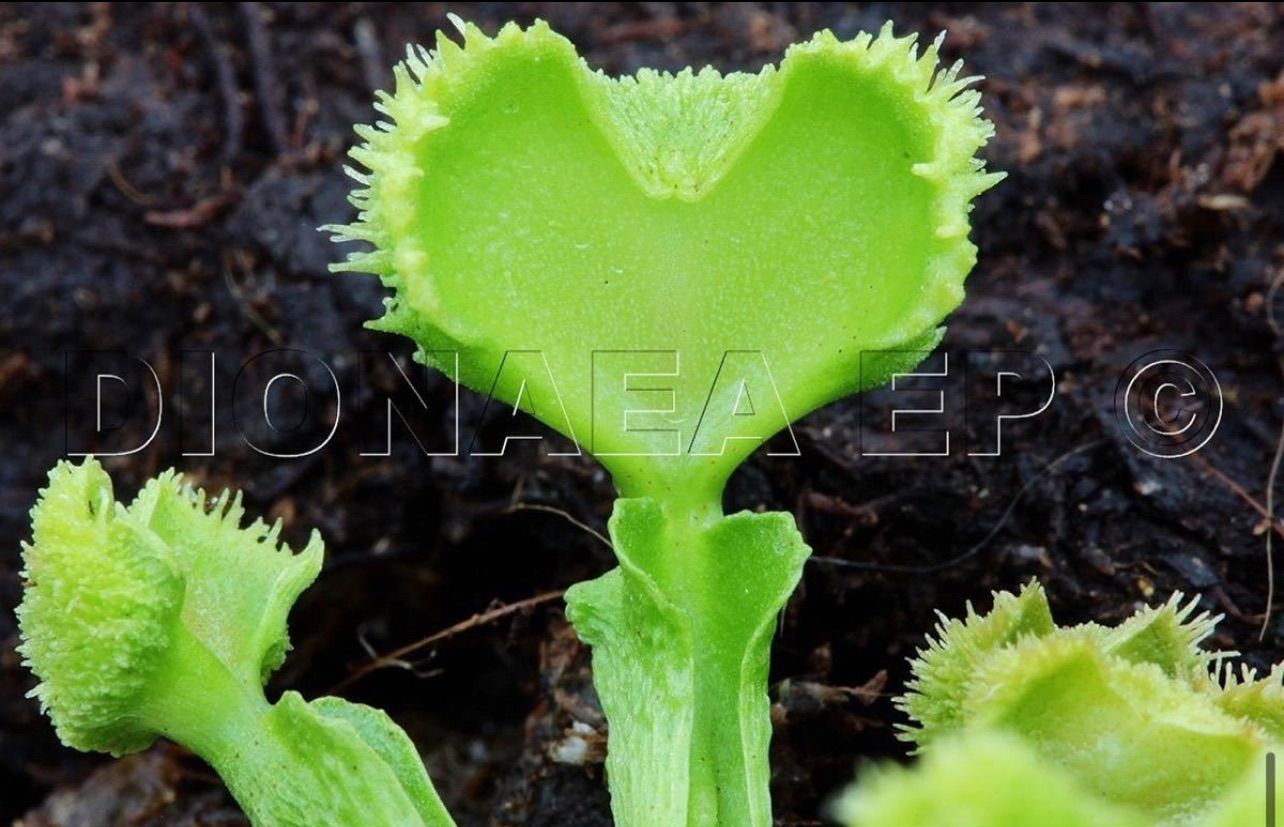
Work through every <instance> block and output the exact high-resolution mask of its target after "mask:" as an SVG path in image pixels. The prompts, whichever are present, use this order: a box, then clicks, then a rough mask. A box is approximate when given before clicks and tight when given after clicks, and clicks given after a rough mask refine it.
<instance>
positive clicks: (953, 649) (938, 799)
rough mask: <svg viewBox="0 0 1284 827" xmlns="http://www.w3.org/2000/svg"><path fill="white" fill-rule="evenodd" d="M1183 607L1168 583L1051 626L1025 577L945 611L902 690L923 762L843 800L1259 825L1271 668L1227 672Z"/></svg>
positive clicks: (1022, 815)
mask: <svg viewBox="0 0 1284 827" xmlns="http://www.w3.org/2000/svg"><path fill="white" fill-rule="evenodd" d="M1194 610H1195V601H1191V602H1189V603H1186V604H1184V605H1183V604H1182V602H1181V598H1180V596H1175V597H1174V598H1173V599H1172V600H1170V601H1169V602H1168V603H1167V604H1165V605H1163V606H1160V607H1158V608H1151V609H1143V610H1141V611H1139V612H1138V613H1137V614H1136V615H1134V616H1133V617H1132V618H1130V619H1129V620H1127V621H1125V622H1124V623H1122V624H1120V625H1119V626H1118V627H1114V628H1110V627H1104V626H1099V625H1096V624H1091V623H1090V624H1083V625H1080V626H1075V627H1068V628H1061V627H1057V626H1056V625H1055V624H1054V623H1053V622H1052V615H1051V612H1050V611H1049V609H1048V604H1047V598H1046V596H1045V594H1044V592H1043V590H1042V589H1041V588H1040V587H1039V586H1038V585H1037V584H1032V585H1030V586H1028V587H1026V588H1025V589H1024V590H1022V591H1021V593H1020V594H1019V595H1011V594H998V595H996V596H995V605H994V608H993V610H992V611H990V612H989V613H987V614H985V615H979V614H977V613H976V612H975V611H973V610H972V609H971V607H969V609H968V616H967V618H966V620H964V621H958V620H943V622H942V624H941V626H940V627H939V629H938V635H937V637H936V639H934V640H932V641H931V642H929V644H928V646H927V647H926V648H925V649H924V650H923V651H921V652H920V653H919V657H918V658H917V659H916V660H915V661H914V663H913V672H914V679H913V680H912V681H911V683H910V685H909V687H910V692H909V693H908V694H907V695H906V696H905V697H904V698H902V699H901V701H900V704H901V707H902V708H903V709H904V710H905V711H906V712H907V713H908V714H909V716H910V718H911V719H912V720H913V721H914V726H913V727H912V728H907V729H906V731H905V735H906V737H907V738H908V739H910V740H912V741H914V742H915V743H916V744H918V745H919V747H920V749H921V752H922V758H921V763H920V765H919V766H918V767H917V768H915V769H914V770H911V771H905V770H875V771H873V772H872V773H871V775H870V777H869V778H868V779H863V780H862V782H861V784H859V785H858V786H857V787H856V788H855V789H853V790H852V791H850V792H848V793H847V794H846V795H845V796H844V798H843V800H842V802H841V803H840V805H839V807H838V809H839V811H840V812H841V813H842V814H843V816H844V818H845V820H846V822H847V823H848V824H851V825H854V827H873V826H874V825H878V827H932V826H933V825H940V827H945V826H946V825H949V827H963V826H964V825H975V827H1004V825H1018V824H1048V825H1057V826H1058V827H1060V826H1061V825H1064V827H1078V825H1084V827H1087V825H1095V824H1118V825H1121V827H1127V825H1136V827H1256V825H1263V824H1266V823H1267V821H1266V802H1267V795H1266V789H1265V787H1266V769H1267V766H1266V754H1267V752H1269V751H1272V750H1278V749H1279V745H1280V743H1281V740H1280V735H1281V730H1280V720H1281V711H1280V710H1281V705H1282V701H1284V689H1282V688H1281V675H1280V672H1279V671H1278V670H1276V671H1275V672H1273V673H1272V674H1270V675H1268V676H1266V677H1265V678H1263V679H1261V680H1258V679H1256V678H1255V676H1254V675H1252V674H1251V673H1247V672H1246V673H1242V674H1241V676H1240V677H1239V678H1237V679H1232V678H1231V677H1230V673H1229V672H1228V671H1227V670H1225V669H1223V668H1221V667H1220V666H1219V665H1218V664H1220V663H1221V661H1222V660H1223V659H1224V658H1225V657H1228V656H1230V655H1233V653H1216V652H1209V651H1207V650H1204V649H1202V648H1201V645H1200V644H1201V643H1202V641H1203V640H1205V639H1206V638H1207V637H1208V636H1209V635H1210V634H1211V633H1212V631H1213V626H1214V624H1215V623H1216V620H1215V619H1214V618H1210V617H1209V616H1207V615H1199V616H1196V615H1195V613H1194ZM1219 673H1220V675H1219ZM1276 806H1277V807H1278V803H1277V805H1276ZM1044 813H1047V815H1043V814H1044ZM1281 816H1284V810H1277V811H1276V813H1275V814H1274V817H1275V818H1276V820H1278V819H1279V818H1280V817H1281Z"/></svg>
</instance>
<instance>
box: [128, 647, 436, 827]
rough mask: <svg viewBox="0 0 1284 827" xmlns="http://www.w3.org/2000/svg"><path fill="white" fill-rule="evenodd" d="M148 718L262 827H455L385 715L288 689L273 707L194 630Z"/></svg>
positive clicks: (153, 698) (165, 674)
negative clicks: (312, 699)
mask: <svg viewBox="0 0 1284 827" xmlns="http://www.w3.org/2000/svg"><path fill="white" fill-rule="evenodd" d="M169 657H170V658H171V663H170V664H169V666H168V668H165V669H161V670H159V671H158V676H160V677H158V685H156V686H155V687H153V691H152V692H150V693H149V700H148V701H147V703H146V704H145V705H144V706H143V708H142V710H141V713H140V714H141V716H142V717H143V718H144V720H145V721H146V722H147V723H148V724H149V725H150V726H151V727H153V728H154V729H155V730H156V731H158V732H160V733H161V734H163V735H165V736H167V737H169V738H170V739H172V740H174V741H177V742H179V743H181V744H184V745H185V746H187V747H188V748H190V749H191V750H192V751H193V752H195V753H196V754H198V755H200V756H201V757H202V758H203V759H205V760H206V761H207V762H208V763H209V764H210V766H212V767H213V768H214V769H215V771H217V772H218V774H219V776H220V777H221V778H222V779H223V781H224V782H225V783H226V784H227V787H228V790H229V791H231V793H232V795H233V797H235V798H236V800H237V802H239V803H240V805H241V807H242V808H243V809H244V810H245V813H246V815H247V816H249V819H250V821H251V822H252V823H253V824H255V825H256V826H257V827H351V825H356V824H362V825H372V826H374V827H412V825H413V826H417V825H429V826H430V827H447V826H448V825H453V824H454V822H453V821H452V820H451V819H450V816H449V815H447V813H446V810H445V808H444V807H443V806H442V804H441V801H440V800H439V799H438V798H437V795H436V793H435V792H434V791H433V790H432V787H431V784H430V782H429V781H428V776H427V775H426V774H425V773H424V770H423V765H422V764H421V763H420V761H419V757H418V754H417V753H415V751H414V748H413V745H412V744H411V743H410V741H409V739H408V738H407V737H406V735H405V733H404V732H402V731H401V730H400V729H399V728H398V727H397V726H396V725H395V724H393V723H392V721H391V720H390V719H388V717H387V716H386V715H384V714H383V713H381V712H379V711H377V710H374V709H371V708H369V707H365V706H361V705H359V704H349V703H346V702H344V701H341V700H339V699H337V698H323V699H320V700H319V701H315V702H313V703H307V702H305V701H304V700H303V699H302V698H301V697H300V696H299V695H298V694H297V693H294V692H287V693H285V695H283V696H282V697H281V699H280V701H278V702H277V703H276V704H269V703H268V702H267V700H266V699H265V698H264V697H263V694H262V692H261V690H258V689H257V688H253V689H251V688H248V687H246V686H244V685H243V684H241V683H240V682H238V681H237V679H236V678H235V677H234V676H233V675H232V673H231V672H230V671H229V670H228V669H227V668H226V666H224V664H223V663H222V662H221V661H220V660H218V658H216V657H215V656H214V655H213V654H212V653H211V652H210V651H209V649H207V648H206V647H205V646H204V645H203V644H202V643H201V642H200V641H199V640H197V639H196V638H195V637H194V636H193V635H192V634H191V633H190V632H189V631H188V630H187V629H186V627H182V626H180V627H179V631H178V633H177V634H176V639H175V641H174V643H173V646H172V649H171V651H170V654H169Z"/></svg>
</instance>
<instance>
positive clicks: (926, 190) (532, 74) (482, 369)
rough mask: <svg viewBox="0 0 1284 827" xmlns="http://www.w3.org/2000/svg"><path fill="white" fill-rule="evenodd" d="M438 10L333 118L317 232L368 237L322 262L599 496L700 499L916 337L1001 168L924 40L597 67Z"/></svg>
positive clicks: (971, 255)
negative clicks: (328, 199)
mask: <svg viewBox="0 0 1284 827" xmlns="http://www.w3.org/2000/svg"><path fill="white" fill-rule="evenodd" d="M461 28H462V29H463V33H464V46H463V47H460V46H458V45H456V44H455V43H454V42H452V41H451V40H449V39H448V38H446V37H445V36H444V35H443V36H441V37H440V38H439V39H438V43H437V49H436V51H434V52H432V53H428V52H426V51H422V50H421V51H412V52H411V54H410V56H409V57H408V59H407V60H406V62H405V63H404V64H402V65H401V66H399V67H398V69H397V83H396V89H395V91H394V92H393V93H392V94H390V95H385V96H383V99H382V102H381V105H380V109H381V113H382V114H383V115H384V116H385V117H386V120H385V121H383V122H382V123H381V124H380V125H379V126H378V127H375V128H369V127H367V128H360V129H359V132H360V134H361V136H362V137H363V138H364V139H365V140H366V143H365V144H364V145H363V146H360V147H358V148H356V149H355V150H353V153H352V155H353V158H354V159H355V160H356V161H358V162H359V163H360V164H361V165H362V166H364V167H365V168H366V170H368V171H362V172H358V171H353V173H352V174H353V176H354V177H355V178H356V179H357V180H358V181H359V182H360V183H361V184H362V187H361V188H360V189H358V191H357V192H355V193H354V196H353V201H354V203H355V204H356V205H357V206H358V208H359V209H360V211H361V212H360V216H359V218H358V220H357V221H356V222H354V223H353V224H352V225H349V226H343V227H334V228H331V229H333V230H334V231H335V232H336V237H337V238H338V239H339V240H360V241H367V242H370V243H371V244H372V245H373V249H372V250H371V251H368V252H362V253H356V254H354V255H352V256H351V258H350V260H349V261H348V262H347V263H346V264H345V265H342V268H341V269H351V270H358V271H366V272H374V273H377V274H379V275H380V276H381V277H382V278H383V279H384V281H385V283H387V284H388V285H390V286H391V287H393V288H394V289H395V296H394V297H393V298H392V300H391V301H390V303H389V311H388V314H387V315H386V316H385V317H384V318H383V319H381V320H380V321H379V322H378V324H377V326H378V327H380V328H381V329H386V330H391V331H396V332H400V333H404V334H406V335H408V336H410V337H412V338H413V339H415V341H416V342H418V343H419V345H420V346H421V348H422V349H423V352H422V358H424V359H425V360H426V361H428V362H429V363H431V364H435V365H437V366H438V367H441V368H442V369H443V370H446V371H447V372H448V373H450V374H451V375H452V376H453V375H454V361H453V360H454V357H453V355H452V354H453V352H458V353H459V354H460V362H459V373H458V376H457V377H456V378H457V379H459V380H460V381H462V382H463V383H464V384H466V385H468V386H469V387H472V388H474V389H475V390H478V391H480V392H482V393H492V392H493V393H494V395H495V397H496V398H497V399H499V400H502V401H503V402H505V403H507V404H510V405H518V406H520V407H521V408H523V409H524V410H526V411H528V412H530V413H532V414H534V415H535V416H537V417H538V418H539V419H541V420H542V421H543V422H545V423H546V424H548V425H550V426H551V427H553V428H555V429H557V430H559V431H561V432H562V433H564V434H565V435H567V436H572V437H574V438H575V440H576V441H577V442H578V443H579V444H580V445H581V446H582V447H584V448H585V450H588V451H591V452H592V453H594V454H595V455H596V456H598V457H599V459H601V461H602V462H603V463H604V464H605V465H606V466H607V467H608V468H609V469H610V470H611V471H612V473H613V475H614V476H615V479H616V482H617V485H618V486H619V487H620V490H621V492H622V493H623V494H624V495H626V496H639V495H648V494H655V493H657V492H663V491H666V490H672V489H675V488H679V489H680V488H683V487H702V488H708V489H714V490H717V489H719V488H720V486H721V483H722V482H723V481H724V480H725V478H726V476H727V475H728V474H729V473H730V472H731V470H732V469H733V468H734V467H735V466H736V464H737V463H738V462H739V461H740V460H741V459H743V458H744V457H745V456H746V455H747V454H748V453H749V452H751V451H752V450H753V449H754V448H755V447H757V446H758V445H759V444H761V442H762V440H763V439H764V438H765V437H767V436H770V435H771V434H772V433H775V432H776V431H779V430H780V429H781V428H784V427H785V426H786V425H787V424H788V422H790V421H792V420H793V419H796V418H797V417H799V416H801V415H803V414H805V413H807V412H808V411H810V410H812V409H814V408H816V407H818V406H820V405H823V404H825V403H826V402H829V401H832V400H834V399H836V398H839V397H841V396H844V395H846V394H849V393H852V392H854V391H857V390H859V389H862V388H866V387H870V386H873V385H877V384H881V383H882V382H884V381H885V380H886V379H887V377H888V376H889V375H890V373H891V372H892V371H894V370H898V369H906V368H908V367H909V366H912V365H913V364H916V363H917V362H918V361H920V360H921V359H922V358H923V357H924V356H925V355H926V354H927V352H929V351H930V350H931V349H932V348H933V347H935V345H936V343H937V341H938V340H939V337H940V331H939V330H938V325H939V323H940V321H941V320H942V319H943V318H944V317H945V315H946V314H947V313H949V311H950V310H952V309H953V308H954V307H955V306H957V305H958V303H959V302H960V301H961V300H962V297H963V287H962V285H963V279H964V277H965V276H966V274H967V272H968V271H969V270H970V269H971V267H972V265H973V263H974V261H975V248H974V247H973V245H972V244H971V243H970V242H969V241H968V239H967V232H968V221H967V214H968V211H969V209H970V207H969V202H970V200H971V199H972V198H973V197H974V196H975V195H976V194H977V193H979V192H981V191H983V190H985V189H987V188H988V187H989V186H991V185H992V184H993V183H994V182H995V181H996V180H997V179H998V177H999V176H997V175H993V174H986V173H985V172H984V171H983V169H982V165H981V163H980V162H979V161H977V160H976V159H975V158H974V154H975V152H976V151H977V150H978V149H979V148H980V147H981V146H982V145H983V144H984V143H985V141H986V140H987V139H988V137H989V136H990V134H991V132H992V128H991V126H990V124H989V123H988V122H986V121H984V120H982V119H980V117H979V116H978V113H979V108H978V106H977V104H978V100H979V98H978V95H977V93H976V92H975V91H971V90H967V89H966V87H967V85H968V84H969V83H970V82H971V80H972V79H967V78H962V79H960V78H959V77H958V67H957V66H956V67H954V68H953V69H950V70H948V71H941V72H938V71H937V57H936V47H935V46H932V47H930V48H927V49H926V50H924V52H923V53H922V55H921V56H920V55H919V53H918V50H917V49H916V48H915V47H914V46H913V38H895V37H893V36H892V35H891V32H890V29H885V30H884V31H883V33H882V34H880V35H879V36H878V37H877V38H874V37H872V36H870V35H867V34H862V35H859V36H857V37H856V38H854V39H853V40H851V41H846V42H843V41H839V40H837V39H836V38H835V37H834V36H833V35H832V34H830V33H828V32H822V33H820V34H818V35H816V37H815V38H813V39H812V40H811V41H809V42H807V43H803V44H799V45H796V46H794V47H792V48H791V49H790V50H789V52H788V53H787V55H786V56H785V58H784V60H783V61H782V62H781V64H780V65H779V67H770V66H769V67H767V68H764V69H763V70H762V71H761V72H760V73H758V74H756V75H748V74H731V75H727V76H722V75H720V74H718V73H717V72H715V71H714V70H712V69H705V70H702V71H700V72H696V73H693V72H691V71H689V70H688V71H684V72H681V73H679V74H677V75H670V74H666V73H658V72H653V71H649V70H648V71H643V72H641V73H639V74H638V75H637V76H636V77H626V78H618V79H615V78H609V77H607V76H605V75H603V74H601V73H599V72H596V71H594V70H592V69H590V68H589V67H588V66H587V65H586V64H585V63H584V61H582V60H581V59H580V58H579V57H578V56H577V54H576V52H575V49H574V47H573V46H572V45H571V43H570V42H569V41H567V40H566V39H564V38H562V37H561V36H559V35H557V34H555V33H553V32H552V31H550V30H549V29H548V27H547V26H546V25H544V24H543V23H536V24H535V25H534V26H532V27H531V28H529V29H525V30H523V29H520V28H518V27H517V26H515V25H511V24H510V25H509V26H506V27H505V28H504V29H503V30H502V31H501V32H500V33H499V34H498V35H497V36H496V37H495V38H488V37H486V36H485V35H484V34H482V33H481V32H480V31H479V30H478V29H477V28H476V27H475V26H471V25H463V24H461ZM875 350H878V351H898V352H894V353H867V354H866V356H865V357H864V358H863V359H862V352H868V351H875ZM626 374H633V375H632V376H631V377H630V376H626ZM746 392H747V393H748V394H749V396H750V398H751V403H752V404H751V405H748V404H746V403H745V402H744V399H743V397H744V395H745V393H746ZM626 410H630V411H634V413H632V414H630V416H629V417H628V425H627V426H626V425H625V422H626V417H625V416H624V411H626ZM639 454H647V456H645V457H640V456H638V455H639Z"/></svg>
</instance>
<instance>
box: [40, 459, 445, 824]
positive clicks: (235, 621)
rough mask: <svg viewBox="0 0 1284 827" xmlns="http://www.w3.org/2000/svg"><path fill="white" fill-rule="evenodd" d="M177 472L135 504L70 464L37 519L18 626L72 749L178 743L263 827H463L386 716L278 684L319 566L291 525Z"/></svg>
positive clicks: (99, 473) (94, 467) (54, 480)
mask: <svg viewBox="0 0 1284 827" xmlns="http://www.w3.org/2000/svg"><path fill="white" fill-rule="evenodd" d="M243 513H244V512H243V509H242V508H241V504H240V495H239V494H238V495H236V496H235V497H232V496H231V495H230V493H227V492H225V493H224V494H223V495H222V496H221V497H219V498H217V499H214V500H210V499H208V498H207V497H206V495H205V494H204V492H202V491H199V490H195V489H193V488H190V487H188V486H185V485H183V484H182V482H181V480H180V478H179V477H178V476H177V475H175V474H174V473H173V472H169V473H166V474H163V475H161V476H160V477H159V478H157V479H154V480H152V481H151V482H149V483H148V484H147V486H146V487H145V488H144V489H143V490H142V491H141V492H140V493H139V495H138V497H137V498H136V499H135V500H134V502H133V503H132V504H130V505H129V506H128V507H126V506H124V505H120V504H118V503H117V502H116V501H115V498H114V496H113V493H112V485H111V480H110V479H109V478H108V476H107V474H106V473H105V472H104V471H103V469H102V467H101V466H100V465H99V464H98V463H97V462H96V461H94V460H93V459H88V460H86V461H85V462H84V463H83V464H81V465H79V466H74V465H71V464H69V463H60V464H59V465H58V466H57V467H56V468H55V469H54V470H53V471H52V472H50V474H49V485H48V487H47V488H45V489H44V491H43V492H42V493H41V498H40V501H39V502H38V503H37V505H36V507H35V508H34V509H33V511H32V526H33V541H32V543H31V544H30V545H26V546H24V548H23V559H24V562H25V564H26V568H25V570H24V577H25V578H26V581H27V585H26V590H25V593H24V597H23V602H22V605H21V606H20V607H19V609H18V618H19V623H20V627H21V631H22V637H23V643H22V646H21V648H20V651H21V653H22V654H23V656H24V658H25V660H26V662H27V664H28V665H29V666H30V667H31V669H32V671H34V672H35V673H36V675H37V676H38V677H39V678H40V681H41V682H40V684H39V686H37V688H36V689H35V690H34V694H35V696H36V697H37V698H39V699H40V702H41V705H42V707H43V708H44V709H45V710H46V711H47V712H48V713H49V715H50V717H51V718H52V719H53V721H54V725H55V727H56V728H57V731H58V735H59V737H60V738H61V739H62V740H63V742H64V743H66V744H68V745H69V746H72V747H75V748H77V749H82V750H94V751H101V752H110V753H112V754H113V755H122V754H125V753H129V752H136V751H138V750H141V749H144V748H146V747H147V746H149V745H150V744H151V743H152V742H153V741H154V740H155V739H156V738H157V737H161V736H164V737H167V738H170V739H172V740H174V741H177V742H178V743H180V744H183V745H184V746H186V747H188V748H190V749H191V750H192V751H194V752H196V753H197V754H198V755H200V756H201V757H202V758H204V759H205V760H206V761H208V762H209V763H210V764H211V765H212V766H213V767H214V768H215V770H217V771H218V773H219V775H220V776H221V777H222V778H223V780H224V781H225V782H226V783H227V785H228V788H229V789H230V790H231V792H232V794H233V795H234V796H235V797H236V799H237V801H238V802H239V803H240V804H241V806H242V807H243V808H244V809H245V812H246V814H247V815H248V816H249V818H250V820H251V821H252V822H253V823H254V824H255V825H258V827H317V826H318V825H324V827H352V825H357V824H362V825H366V824H368V825H381V826H383V825H386V827H412V826H413V825H421V826H422V827H446V826H447V825H452V824H453V821H451V819H450V816H449V815H447V813H446V810H445V809H444V808H443V806H442V804H441V801H440V800H439V799H438V798H437V794H436V792H435V791H434V790H433V788H432V785H431V782H430V781H429V780H428V776H427V774H426V773H425V772H424V769H423V765H422V763H421V762H420V759H419V755H418V753H417V752H416V751H415V748H414V745H413V744H412V743H411V742H410V739H409V738H407V737H406V734H405V733H404V732H402V730H401V729H400V728H398V727H397V725H396V724H394V723H393V722H392V720H391V719H389V718H388V716H387V715H385V714H384V713H382V712H380V711H379V710H376V709H372V708H370V707H367V706H362V705H360V704H351V703H348V702H346V701H343V700H340V699H338V698H320V699H318V700H315V701H311V702H307V701H304V700H303V699H302V698H301V697H300V696H299V695H298V693H296V692H286V693H285V694H284V695H282V697H281V698H280V700H278V701H277V702H276V703H275V704H270V703H268V701H267V699H266V698H265V697H264V694H263V684H264V682H265V681H266V680H267V678H268V677H269V676H270V675H271V674H272V672H274V671H275V670H276V669H277V667H279V666H280V665H281V663H282V661H283V660H284V658H285V653H286V651H287V649H288V648H289V639H288V635H287V631H286V615H287V614H288V613H289V611H290V607H291V606H292V605H293V604H294V602H295V600H296V599H297V598H298V596H299V594H300V593H301V592H302V591H303V590H304V589H305V588H307V586H308V585H309V584H311V583H312V581H313V580H314V579H315V578H316V576H317V573H318V572H319V571H320V568H321V556H322V544H321V540H320V538H319V536H318V535H317V534H315V533H313V536H312V539H311V540H310V542H309V543H308V545H307V547H306V548H304V550H303V551H302V552H300V553H298V554H294V553H292V552H291V551H290V549H289V548H287V547H286V546H284V545H283V544H282V543H280V541H279V540H278V537H277V534H278V531H279V527H280V524H279V523H278V524H277V525H275V526H272V527H268V526H267V525H265V524H264V523H263V522H262V521H257V520H256V521H255V522H253V523H251V524H250V525H247V526H242V525H241V518H242V516H243Z"/></svg>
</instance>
